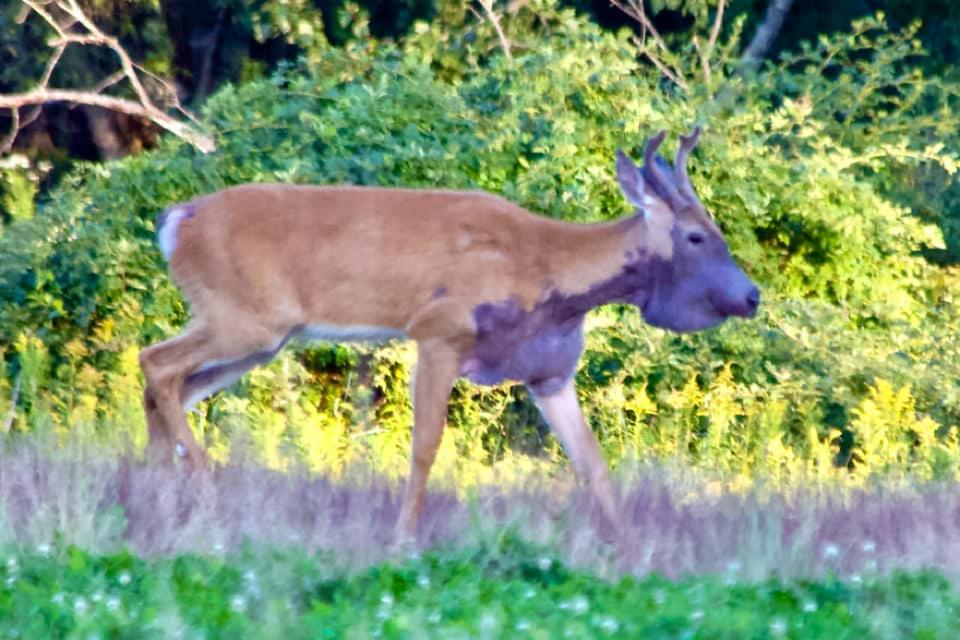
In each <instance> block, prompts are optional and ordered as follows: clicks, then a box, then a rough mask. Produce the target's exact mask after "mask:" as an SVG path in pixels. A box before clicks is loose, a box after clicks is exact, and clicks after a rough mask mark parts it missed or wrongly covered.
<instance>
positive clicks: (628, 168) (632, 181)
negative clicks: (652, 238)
mask: <svg viewBox="0 0 960 640" xmlns="http://www.w3.org/2000/svg"><path fill="white" fill-rule="evenodd" d="M617 182H619V183H620V190H621V191H622V192H623V195H624V196H625V197H626V198H627V200H629V201H630V203H631V204H632V205H633V206H635V207H637V208H638V209H640V210H641V211H642V210H643V209H644V208H645V204H646V200H647V198H648V197H647V196H646V193H645V189H644V182H643V174H641V173H640V167H638V166H637V165H635V164H634V163H633V160H631V159H630V158H629V157H627V154H625V153H624V152H623V151H621V150H620V149H617Z"/></svg>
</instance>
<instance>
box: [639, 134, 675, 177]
mask: <svg viewBox="0 0 960 640" xmlns="http://www.w3.org/2000/svg"><path fill="white" fill-rule="evenodd" d="M666 137H667V130H666V129H661V130H660V132H659V133H658V134H657V135H655V136H653V137H652V138H650V139H649V140H647V146H646V148H645V149H644V150H643V164H644V167H645V168H646V170H647V171H649V172H650V176H651V177H652V178H653V179H654V180H655V181H656V182H658V183H659V186H660V188H661V189H660V190H661V192H663V193H670V192H671V191H674V188H673V185H672V182H673V181H672V180H671V179H670V176H668V175H666V174H665V173H664V172H663V170H662V169H661V168H660V165H659V164H658V163H657V158H656V156H657V149H659V148H660V145H661V144H663V141H664V140H665V139H666Z"/></svg>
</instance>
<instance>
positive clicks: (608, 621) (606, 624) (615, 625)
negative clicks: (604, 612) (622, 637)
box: [600, 617, 620, 633]
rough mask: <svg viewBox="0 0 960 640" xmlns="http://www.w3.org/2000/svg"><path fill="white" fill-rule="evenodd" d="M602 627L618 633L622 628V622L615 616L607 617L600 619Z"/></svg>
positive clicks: (608, 631) (609, 631) (607, 630)
mask: <svg viewBox="0 0 960 640" xmlns="http://www.w3.org/2000/svg"><path fill="white" fill-rule="evenodd" d="M600 628H601V629H603V630H604V631H606V632H607V633H616V632H617V631H619V630H620V623H619V622H617V621H616V620H615V619H614V618H610V617H606V618H604V619H603V620H601V621H600Z"/></svg>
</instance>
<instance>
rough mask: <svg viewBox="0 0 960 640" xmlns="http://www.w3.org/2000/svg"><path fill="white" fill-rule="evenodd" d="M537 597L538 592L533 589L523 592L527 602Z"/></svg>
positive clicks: (528, 588)
mask: <svg viewBox="0 0 960 640" xmlns="http://www.w3.org/2000/svg"><path fill="white" fill-rule="evenodd" d="M535 595H537V590H536V589H534V588H533V587H527V590H526V591H524V592H523V597H524V598H526V599H527V600H529V599H530V598H533V597H534V596H535Z"/></svg>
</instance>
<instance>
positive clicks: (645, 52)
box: [630, 36, 687, 91]
mask: <svg viewBox="0 0 960 640" xmlns="http://www.w3.org/2000/svg"><path fill="white" fill-rule="evenodd" d="M630 39H631V40H632V41H633V43H634V44H635V45H637V48H638V49H640V52H641V53H643V55H645V56H646V57H647V60H649V61H650V62H652V63H653V66H655V67H656V68H657V69H659V70H660V73H662V74H663V75H665V76H666V77H667V78H669V79H670V80H672V81H673V82H674V83H675V84H676V85H677V86H678V87H680V88H681V89H683V90H684V91H686V90H687V83H686V82H685V81H684V79H683V78H681V77H680V76H678V75H677V73H676V72H674V71H673V70H671V69H670V67H668V66H667V65H666V64H665V63H663V62H661V61H660V59H659V58H658V57H657V56H655V55H654V54H653V53H651V52H650V48H649V47H647V46H646V44H645V43H644V42H643V41H642V40H640V38H638V37H637V36H632V37H631V38H630Z"/></svg>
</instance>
